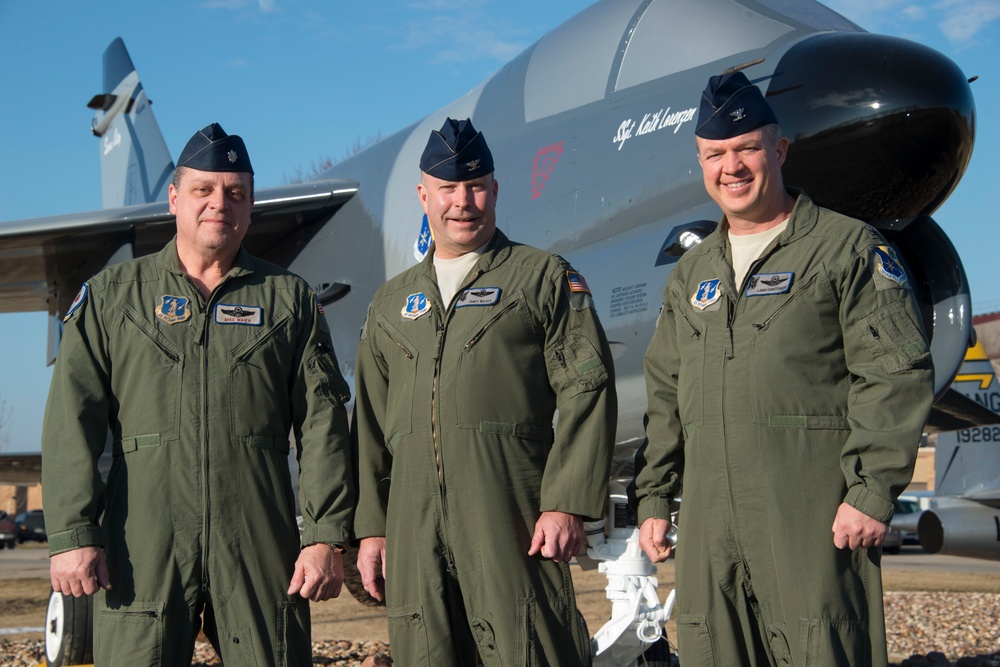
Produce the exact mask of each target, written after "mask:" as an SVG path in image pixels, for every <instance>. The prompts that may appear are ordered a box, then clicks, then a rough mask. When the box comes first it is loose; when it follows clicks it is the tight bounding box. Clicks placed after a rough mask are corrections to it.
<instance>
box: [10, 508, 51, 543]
mask: <svg viewBox="0 0 1000 667" xmlns="http://www.w3.org/2000/svg"><path fill="white" fill-rule="evenodd" d="M14 523H15V524H17V541H18V542H26V541H28V540H34V541H35V542H48V541H49V538H48V535H46V533H45V515H44V514H43V513H42V510H29V511H27V512H24V513H23V514H18V515H17V516H16V517H15V518H14Z"/></svg>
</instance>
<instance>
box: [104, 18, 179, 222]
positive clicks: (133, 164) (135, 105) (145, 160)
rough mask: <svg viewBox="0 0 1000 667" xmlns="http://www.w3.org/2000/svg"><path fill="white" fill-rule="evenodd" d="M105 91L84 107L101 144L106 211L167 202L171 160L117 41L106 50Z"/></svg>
mask: <svg viewBox="0 0 1000 667" xmlns="http://www.w3.org/2000/svg"><path fill="white" fill-rule="evenodd" d="M103 89H104V92H102V93H100V94H98V95H95V96H94V97H93V98H92V99H91V100H90V102H89V103H88V104H87V106H88V107H90V108H91V109H94V110H95V111H96V113H95V114H94V120H93V125H92V126H91V130H90V131H91V133H92V134H94V135H95V136H97V137H100V140H101V146H100V150H101V187H102V193H103V205H104V208H118V207H122V206H131V205H133V204H148V203H151V202H156V201H165V200H166V198H167V186H168V185H169V184H170V179H171V177H172V176H173V172H174V162H173V160H172V159H171V157H170V151H169V150H168V149H167V144H166V142H165V141H164V140H163V135H162V133H161V132H160V127H159V125H157V123H156V118H154V117H153V111H152V108H151V106H150V105H151V102H150V101H149V99H148V98H147V97H146V91H145V89H144V88H143V86H142V82H141V81H140V80H139V74H138V72H136V71H135V66H133V64H132V59H131V58H130V57H129V54H128V50H126V48H125V42H124V41H122V38H121V37H117V38H115V40H114V41H112V42H111V44H110V45H109V46H108V48H107V49H106V50H105V51H104V86H103Z"/></svg>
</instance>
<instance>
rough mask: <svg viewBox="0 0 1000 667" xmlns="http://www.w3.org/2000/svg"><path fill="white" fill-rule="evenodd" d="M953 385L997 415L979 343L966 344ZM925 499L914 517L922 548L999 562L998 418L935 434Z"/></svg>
mask: <svg viewBox="0 0 1000 667" xmlns="http://www.w3.org/2000/svg"><path fill="white" fill-rule="evenodd" d="M952 388H953V390H954V391H957V392H961V393H962V394H964V395H965V396H966V397H967V398H968V399H969V400H971V401H974V402H976V403H977V404H978V405H980V406H982V407H983V408H985V409H987V410H991V411H993V412H994V413H997V415H998V417H1000V381H998V380H997V376H996V373H995V372H994V370H993V367H992V365H991V364H990V362H989V360H988V357H987V354H986V350H985V348H984V346H983V343H982V342H981V341H980V342H977V343H976V344H975V345H973V346H972V347H970V348H969V350H968V352H967V353H966V355H965V363H964V364H963V365H962V368H961V369H960V370H959V373H958V375H957V376H956V377H955V380H954V382H953V383H952ZM929 501H930V507H929V508H928V509H927V510H926V511H924V512H922V513H920V514H919V515H918V516H917V517H915V519H916V526H915V528H916V531H917V534H918V535H919V538H920V545H921V546H922V547H923V548H924V550H925V551H928V552H930V553H943V554H950V555H953V556H967V557H971V558H986V559H989V560H1000V426H998V425H997V422H996V421H994V422H993V423H991V424H990V423H988V424H980V425H976V426H969V427H967V428H961V429H958V430H948V431H942V432H940V433H938V435H937V446H936V448H935V451H934V495H932V496H931V497H930V498H929ZM912 528H913V527H912V526H911V529H912Z"/></svg>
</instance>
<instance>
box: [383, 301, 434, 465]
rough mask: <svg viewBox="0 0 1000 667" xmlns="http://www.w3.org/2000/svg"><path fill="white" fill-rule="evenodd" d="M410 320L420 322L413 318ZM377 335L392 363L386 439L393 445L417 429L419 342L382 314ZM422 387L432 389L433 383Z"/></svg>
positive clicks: (389, 372)
mask: <svg viewBox="0 0 1000 667" xmlns="http://www.w3.org/2000/svg"><path fill="white" fill-rule="evenodd" d="M408 324H418V322H410V323H408ZM374 335H375V336H376V337H377V338H376V340H377V341H378V350H379V351H380V352H381V354H382V358H383V359H384V360H385V363H386V365H387V366H388V376H389V378H390V381H389V394H388V396H387V397H386V408H385V415H386V417H385V419H386V424H385V439H386V443H387V444H388V445H389V446H390V449H393V448H394V447H395V445H396V442H397V441H398V439H399V437H400V436H403V435H409V434H410V433H412V432H413V403H414V401H415V400H416V395H417V359H418V356H419V353H418V352H417V346H416V345H414V344H413V343H411V342H410V341H409V340H408V339H407V337H406V336H404V335H403V334H402V333H401V332H400V331H399V329H397V328H396V327H394V326H393V325H391V324H389V322H387V321H386V320H385V318H384V317H382V315H381V314H379V315H378V316H377V318H376V320H375V331H374ZM422 391H426V392H429V391H430V387H426V388H423V389H422Z"/></svg>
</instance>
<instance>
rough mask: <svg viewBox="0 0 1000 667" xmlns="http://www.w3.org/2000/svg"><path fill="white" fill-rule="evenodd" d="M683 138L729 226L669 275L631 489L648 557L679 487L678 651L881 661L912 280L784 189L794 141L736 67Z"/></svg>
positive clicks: (923, 397)
mask: <svg viewBox="0 0 1000 667" xmlns="http://www.w3.org/2000/svg"><path fill="white" fill-rule="evenodd" d="M695 136H696V143H697V148H698V161H699V163H700V165H701V168H702V173H703V176H704V183H705V187H706V189H707V190H708V193H709V194H710V195H711V197H712V198H713V199H714V200H715V202H716V203H717V204H718V205H719V207H720V208H721V209H722V211H723V214H724V217H723V218H722V222H721V224H720V225H719V228H718V229H717V230H716V231H715V232H714V233H712V234H711V235H709V236H708V237H707V238H706V239H705V240H704V241H703V242H702V243H700V244H699V245H697V246H695V247H694V248H692V249H691V250H689V251H688V252H687V253H686V254H685V255H684V256H683V257H682V258H681V259H680V261H679V262H678V263H677V265H676V266H675V267H674V269H673V270H672V271H671V273H670V275H669V277H668V278H667V284H666V287H665V290H664V295H663V309H662V311H661V314H660V318H659V321H658V323H657V328H656V330H655V332H654V334H653V339H652V341H651V343H650V345H649V349H648V351H647V352H646V358H645V374H646V387H647V398H648V408H647V416H646V442H645V443H644V445H643V447H642V448H640V451H639V453H638V454H637V457H636V468H635V482H634V488H633V489H632V491H633V493H634V498H635V499H636V500H637V501H638V518H639V522H640V540H639V543H640V546H641V547H642V548H643V550H644V551H645V552H646V554H647V555H648V556H649V557H650V559H652V560H653V561H654V562H657V561H662V560H663V559H665V558H666V557H667V555H668V554H669V553H670V550H671V548H670V546H669V544H668V543H667V541H666V540H665V534H666V531H667V529H668V528H669V527H670V513H669V506H670V502H671V501H672V500H673V499H674V498H675V497H676V496H678V495H679V494H680V493H681V491H682V486H683V496H684V502H683V510H682V515H683V521H681V522H680V526H679V529H680V533H679V536H678V537H679V540H678V541H679V543H680V544H681V545H682V546H681V548H680V549H679V550H678V552H677V559H676V560H677V563H676V567H677V606H676V609H675V615H676V618H677V639H678V656H679V658H680V660H681V664H684V665H688V664H690V665H699V666H711V665H717V666H720V667H722V666H724V667H729V666H731V665H744V666H748V667H750V666H754V665H771V666H775V665H800V666H804V665H859V666H860V665H865V666H871V665H874V666H878V665H885V664H886V662H887V657H886V640H885V620H884V612H883V608H882V580H881V569H880V550H879V548H878V547H879V545H880V544H881V542H882V540H883V538H884V537H885V534H886V532H887V530H888V525H887V524H888V522H889V520H890V518H891V517H892V514H893V510H894V507H895V500H896V497H897V496H898V495H899V493H900V492H901V491H902V490H903V488H904V487H905V486H906V485H907V484H908V483H909V481H910V477H911V474H912V472H913V465H914V462H915V460H916V453H917V447H918V445H919V441H920V435H921V430H922V428H923V426H924V423H925V421H926V418H927V415H928V412H929V409H930V405H931V400H932V393H933V387H932V381H933V378H932V375H933V369H932V365H931V360H930V353H929V351H928V347H927V342H926V339H925V335H924V332H923V329H922V327H921V324H920V318H919V315H918V311H917V307H916V303H915V300H914V298H913V295H912V293H911V291H910V286H909V283H908V280H907V276H906V273H905V271H904V270H903V268H902V266H901V265H900V264H899V262H898V261H897V257H896V254H895V250H894V249H893V248H892V247H891V246H889V245H888V244H887V243H886V241H885V239H883V238H882V237H881V236H880V235H879V234H878V232H876V231H875V230H874V229H873V228H871V227H869V226H868V225H865V224H863V223H861V222H860V221H858V220H854V219H852V218H848V217H845V216H842V215H839V214H837V213H835V212H833V211H830V210H827V209H823V208H820V207H818V206H816V205H815V204H813V203H812V201H810V200H809V198H808V197H807V196H805V195H804V194H796V193H792V192H790V191H788V190H786V189H785V187H784V186H783V184H782V178H781V166H782V164H783V163H784V160H785V155H786V151H787V149H788V141H787V139H785V138H783V137H782V136H781V132H780V129H779V127H778V125H777V119H776V118H775V116H774V113H773V111H772V110H771V108H770V106H769V105H768V104H767V102H766V101H765V99H764V97H763V95H762V94H761V92H760V90H759V89H758V88H757V86H755V85H753V84H751V83H750V81H749V80H748V79H747V78H746V76H745V75H744V74H742V73H741V72H736V73H730V74H725V75H722V76H715V77H712V78H711V79H710V81H709V84H708V87H707V89H706V91H705V93H704V95H703V99H702V103H701V107H700V110H699V117H698V127H697V129H696V130H695ZM831 526H832V531H831Z"/></svg>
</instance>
